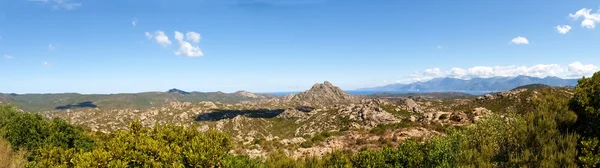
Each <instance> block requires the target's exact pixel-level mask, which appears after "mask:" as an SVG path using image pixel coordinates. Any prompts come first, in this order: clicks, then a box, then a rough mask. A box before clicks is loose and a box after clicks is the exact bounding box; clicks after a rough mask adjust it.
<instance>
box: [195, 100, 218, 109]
mask: <svg viewBox="0 0 600 168" xmlns="http://www.w3.org/2000/svg"><path fill="white" fill-rule="evenodd" d="M198 104H200V105H201V106H204V107H207V108H209V109H214V108H218V107H217V105H216V104H215V103H213V102H211V101H201V102H200V103H198Z"/></svg>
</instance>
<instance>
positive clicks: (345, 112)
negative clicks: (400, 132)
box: [338, 102, 400, 127]
mask: <svg viewBox="0 0 600 168" xmlns="http://www.w3.org/2000/svg"><path fill="white" fill-rule="evenodd" d="M338 113H339V114H340V115H342V116H344V117H347V118H348V119H350V120H351V121H356V122H360V123H363V125H365V126H368V127H374V126H377V125H379V124H390V123H397V122H400V119H398V118H396V117H394V115H392V114H390V113H388V112H386V111H385V110H383V109H382V108H381V107H379V106H378V105H377V104H375V103H374V102H370V103H366V104H350V105H347V106H344V107H341V108H340V109H339V110H338Z"/></svg>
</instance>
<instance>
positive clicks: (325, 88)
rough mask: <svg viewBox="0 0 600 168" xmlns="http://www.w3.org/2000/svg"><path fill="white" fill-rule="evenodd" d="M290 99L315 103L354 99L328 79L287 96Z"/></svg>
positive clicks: (340, 101)
mask: <svg viewBox="0 0 600 168" xmlns="http://www.w3.org/2000/svg"><path fill="white" fill-rule="evenodd" d="M288 99H291V100H292V101H304V102H311V103H316V104H327V103H342V102H349V101H352V100H354V98H353V97H352V96H350V95H349V94H348V93H346V92H344V91H343V90H342V89H340V88H338V87H336V86H334V85H333V84H331V83H330V82H328V81H325V82H323V83H316V84H314V85H313V86H312V87H311V88H310V90H307V91H304V92H301V93H299V94H297V95H293V96H292V97H290V98H288Z"/></svg>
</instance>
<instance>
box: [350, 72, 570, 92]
mask: <svg viewBox="0 0 600 168" xmlns="http://www.w3.org/2000/svg"><path fill="white" fill-rule="evenodd" d="M529 84H544V85H548V86H575V85H576V84H577V79H561V78H558V77H553V76H549V77H545V78H538V77H531V76H522V75H521V76H516V77H491V78H473V79H470V80H464V79H457V78H448V77H446V78H435V79H431V80H429V81H427V82H415V83H411V84H390V85H385V86H380V87H373V88H362V89H357V90H364V91H388V92H389V91H394V92H450V91H466V92H469V91H506V90H510V89H513V88H515V87H519V86H523V85H529Z"/></svg>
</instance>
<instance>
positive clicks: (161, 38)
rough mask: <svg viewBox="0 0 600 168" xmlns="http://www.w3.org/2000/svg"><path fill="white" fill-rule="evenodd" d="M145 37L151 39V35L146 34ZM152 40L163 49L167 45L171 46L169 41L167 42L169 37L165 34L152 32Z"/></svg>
mask: <svg viewBox="0 0 600 168" xmlns="http://www.w3.org/2000/svg"><path fill="white" fill-rule="evenodd" d="M146 37H152V36H151V35H150V36H149V33H146ZM154 40H155V41H156V43H158V44H160V45H162V46H163V47H166V46H168V45H171V43H172V42H171V40H169V37H168V36H167V35H166V34H165V32H163V31H160V30H158V31H156V32H154Z"/></svg>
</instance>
